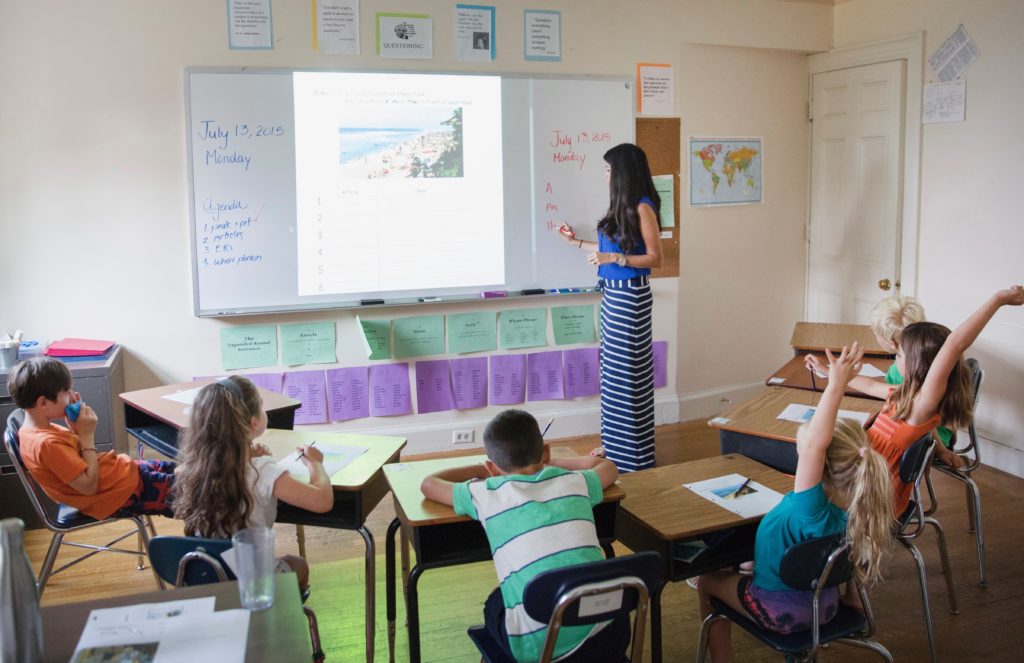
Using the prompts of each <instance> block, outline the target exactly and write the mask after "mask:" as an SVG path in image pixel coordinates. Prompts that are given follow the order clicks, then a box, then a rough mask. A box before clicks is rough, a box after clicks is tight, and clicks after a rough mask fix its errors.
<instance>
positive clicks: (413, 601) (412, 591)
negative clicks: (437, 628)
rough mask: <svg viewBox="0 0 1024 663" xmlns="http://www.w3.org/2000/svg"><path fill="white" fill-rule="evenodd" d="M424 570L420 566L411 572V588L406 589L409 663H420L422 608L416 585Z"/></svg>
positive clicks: (413, 568)
mask: <svg viewBox="0 0 1024 663" xmlns="http://www.w3.org/2000/svg"><path fill="white" fill-rule="evenodd" d="M423 571H424V569H423V568H421V567H420V565H419V564H417V565H416V566H414V567H412V571H410V572H409V586H408V587H407V588H406V594H407V596H406V599H405V600H406V606H405V607H406V615H405V618H406V621H407V622H408V631H409V663H420V607H419V593H418V592H417V591H416V585H417V583H419V581H420V576H421V575H422V574H423Z"/></svg>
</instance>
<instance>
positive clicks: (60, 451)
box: [7, 357, 174, 520]
mask: <svg viewBox="0 0 1024 663" xmlns="http://www.w3.org/2000/svg"><path fill="white" fill-rule="evenodd" d="M7 390H8V391H9V392H10V393H11V396H12V397H13V398H14V403H15V404H16V405H17V406H18V407H20V408H21V409H23V410H24V411H25V422H24V423H23V424H22V426H21V428H20V429H19V430H18V440H19V443H20V448H21V458H22V460H23V461H24V463H25V467H27V468H28V471H29V473H30V474H31V475H32V478H34V479H35V480H36V482H37V483H38V484H39V485H40V486H41V487H42V489H43V491H44V492H45V493H46V494H47V495H48V496H49V497H50V499H52V500H53V501H54V502H58V503H60V504H66V505H68V506H71V507H74V508H76V509H78V510H79V511H81V512H82V513H84V514H85V515H87V516H89V517H90V518H95V519H96V520H103V519H105V518H109V517H111V516H129V515H140V514H148V515H156V516H167V517H172V516H173V514H172V513H171V499H172V495H171V489H172V488H173V486H174V463H169V462H164V461H157V460H151V461H137V460H132V459H131V458H130V457H129V456H128V455H127V454H117V453H114V452H113V451H110V452H107V453H103V454H100V453H99V452H98V451H97V450H96V443H95V441H94V437H93V436H94V434H95V432H96V424H97V423H98V419H97V417H96V412H95V411H93V409H92V408H91V407H89V406H88V405H86V404H85V403H82V402H81V397H80V396H79V394H78V392H76V391H71V371H69V370H68V367H67V366H65V365H64V364H63V363H62V362H60V361H58V360H56V359H54V358H52V357H33V358H31V359H27V360H25V361H23V362H21V363H20V364H18V365H17V366H15V367H14V369H13V370H12V371H11V373H10V375H8V377H7ZM75 403H77V404H78V407H79V408H80V410H79V411H78V415H77V419H76V420H75V421H72V420H71V419H72V418H73V417H71V416H70V415H69V414H68V413H67V412H66V410H67V408H68V407H69V406H70V405H72V404H75ZM53 419H64V422H65V424H67V427H65V426H58V425H55V424H52V423H50V422H51V420H53Z"/></svg>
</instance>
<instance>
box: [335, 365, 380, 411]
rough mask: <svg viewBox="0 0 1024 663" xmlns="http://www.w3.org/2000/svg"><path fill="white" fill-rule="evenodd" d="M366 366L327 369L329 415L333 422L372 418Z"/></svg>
mask: <svg viewBox="0 0 1024 663" xmlns="http://www.w3.org/2000/svg"><path fill="white" fill-rule="evenodd" d="M366 375H367V368H366V366H358V367H355V368H329V369H327V413H328V416H329V417H330V419H331V421H348V420H349V419H362V418H364V417H368V416H370V401H369V399H368V398H367V389H366Z"/></svg>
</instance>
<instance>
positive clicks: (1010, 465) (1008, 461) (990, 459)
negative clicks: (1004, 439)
mask: <svg viewBox="0 0 1024 663" xmlns="http://www.w3.org/2000/svg"><path fill="white" fill-rule="evenodd" d="M978 443H979V444H980V445H981V462H982V464H983V465H988V466H989V467H992V468H995V469H997V470H1002V471H1003V472H1007V473H1009V474H1012V475H1014V476H1016V477H1020V478H1022V479H1024V451H1021V450H1020V449H1016V448H1014V447H1010V446H1007V445H1005V444H1003V443H1001V442H996V441H995V440H990V439H988V438H984V437H980V436H979V437H978Z"/></svg>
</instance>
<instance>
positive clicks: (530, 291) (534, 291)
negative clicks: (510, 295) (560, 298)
mask: <svg viewBox="0 0 1024 663" xmlns="http://www.w3.org/2000/svg"><path fill="white" fill-rule="evenodd" d="M546 292H547V290H545V289H544V288H527V289H526V290H523V291H522V292H521V293H519V294H521V295H543V294H544V293H546Z"/></svg>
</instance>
